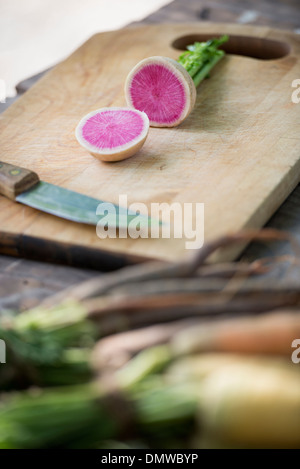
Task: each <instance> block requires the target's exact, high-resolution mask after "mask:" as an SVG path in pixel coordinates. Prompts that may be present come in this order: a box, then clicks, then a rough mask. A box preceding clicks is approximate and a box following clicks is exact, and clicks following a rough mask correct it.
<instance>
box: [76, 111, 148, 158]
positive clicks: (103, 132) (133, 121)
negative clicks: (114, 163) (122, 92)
mask: <svg viewBox="0 0 300 469" xmlns="http://www.w3.org/2000/svg"><path fill="white" fill-rule="evenodd" d="M143 127H144V122H143V120H142V118H141V116H140V115H139V114H137V113H136V112H133V111H125V110H121V111H118V112H111V111H103V112H101V113H97V114H94V115H93V116H92V117H90V118H89V119H88V120H87V121H86V123H85V124H84V126H83V128H82V136H83V138H85V140H86V141H87V142H88V143H90V144H91V145H93V146H95V147H97V148H99V149H104V148H109V149H112V148H115V147H119V146H121V145H125V144H126V143H128V142H131V141H132V140H134V139H135V138H136V137H137V136H138V135H140V134H141V132H142V130H143Z"/></svg>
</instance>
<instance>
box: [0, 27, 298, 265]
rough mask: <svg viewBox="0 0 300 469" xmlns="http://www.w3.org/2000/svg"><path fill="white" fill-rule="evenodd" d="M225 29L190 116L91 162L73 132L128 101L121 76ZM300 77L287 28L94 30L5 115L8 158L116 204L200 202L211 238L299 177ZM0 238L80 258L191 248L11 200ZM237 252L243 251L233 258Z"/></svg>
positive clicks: (29, 249) (250, 217)
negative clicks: (106, 235)
mask: <svg viewBox="0 0 300 469" xmlns="http://www.w3.org/2000/svg"><path fill="white" fill-rule="evenodd" d="M225 33H226V34H229V35H230V37H231V39H230V42H229V43H228V44H227V46H226V47H227V51H228V55H226V57H225V59H223V60H222V61H221V62H220V63H219V64H218V65H217V66H216V68H215V69H214V70H213V72H212V73H211V77H210V78H209V79H208V80H205V82H203V83H202V84H201V85H200V87H199V88H198V96H197V102H196V106H195V109H194V111H193V112H192V114H191V115H190V116H189V118H188V119H187V120H186V121H185V122H184V123H183V124H181V125H180V126H179V127H177V128H174V129H157V128H156V129H155V128H151V129H150V132H149V136H148V139H147V141H146V143H145V145H144V147H143V149H142V150H141V151H140V152H139V153H138V154H136V155H135V156H134V157H132V158H130V159H128V160H125V161H122V162H118V163H114V164H108V163H103V162H100V161H98V160H96V159H94V158H93V157H92V156H91V155H90V154H88V153H87V152H86V151H85V150H84V149H83V148H82V147H80V146H79V145H78V143H77V141H76V139H75V137H74V130H75V127H76V125H77V123H78V121H79V120H80V119H81V117H82V116H83V115H85V114H86V113H88V112H90V111H92V110H96V109H97V108H100V107H104V106H124V105H125V98H124V93H123V85H124V81H125V79H126V76H127V74H128V72H129V71H130V70H131V68H132V67H133V66H134V65H135V64H136V63H137V62H138V61H139V60H141V59H143V58H144V57H148V56H152V55H165V56H169V57H172V58H174V59H176V58H177V57H178V55H179V54H180V50H179V49H183V48H184V47H185V45H187V44H189V43H190V42H193V41H194V40H203V39H207V38H209V37H212V36H217V35H221V34H225ZM297 78H300V36H299V35H298V36H297V35H293V34H291V33H288V32H285V31H278V30H277V31H276V30H272V29H267V28H257V27H251V26H247V27H246V26H244V25H242V26H239V25H228V24H212V23H210V24H209V23H195V24H193V23H191V24H168V25H166V24H164V25H155V26H146V27H138V28H128V29H123V30H120V31H114V32H108V33H104V34H97V35H95V36H93V37H92V38H91V39H90V40H89V41H87V42H86V43H85V44H84V45H83V46H82V47H81V48H80V49H78V50H77V51H76V52H74V53H73V54H72V55H71V56H70V57H69V58H68V59H66V60H65V61H64V62H62V63H61V64H59V65H58V66H57V67H55V68H54V69H53V70H51V71H50V72H49V73H47V74H46V75H45V76H44V77H43V78H42V79H41V80H40V81H39V82H38V83H37V84H36V85H35V86H33V88H32V89H30V91H29V92H27V93H26V94H25V95H24V96H23V97H22V98H20V99H19V100H18V101H17V102H16V103H15V104H13V105H12V106H11V107H10V108H9V109H8V110H7V111H6V112H5V113H4V114H2V115H1V116H0V141H1V146H0V160H2V161H5V162H8V163H13V164H17V165H21V166H24V167H26V168H29V169H32V170H34V171H36V172H37V173H38V174H39V176H40V178H41V179H42V180H44V181H48V182H51V183H54V184H58V185H60V186H63V187H66V188H69V189H72V190H76V191H78V192H82V193H84V194H87V195H91V196H94V197H98V198H101V199H104V200H107V201H112V202H114V203H118V198H119V194H127V196H128V202H129V203H132V202H143V203H146V204H147V206H148V207H150V204H151V202H159V203H163V202H167V203H172V202H180V203H185V202H192V203H196V202H203V203H204V204H205V242H207V241H208V240H210V239H212V238H214V237H216V236H219V235H220V234H223V233H226V232H231V231H236V230H239V229H242V228H246V227H252V228H255V227H261V226H262V225H263V224H264V223H265V222H266V221H267V220H268V219H269V218H270V216H271V215H272V214H273V213H274V211H275V210H276V209H277V208H278V207H279V206H280V204H281V203H282V202H283V201H284V199H285V198H286V197H287V196H288V194H289V193H290V192H291V191H292V190H293V188H294V187H295V186H296V185H297V183H298V182H299V179H300V131H299V130H300V103H299V104H295V103H293V102H292V99H291V96H292V93H293V91H295V89H294V88H292V82H293V80H295V79H297ZM0 244H1V251H2V252H4V253H8V254H13V255H30V256H33V257H34V256H35V257H36V256H39V258H40V259H48V260H49V259H51V260H55V259H58V260H61V259H63V260H64V261H66V262H67V261H68V262H71V263H72V262H73V263H74V262H75V263H77V264H78V263H82V264H85V263H86V261H87V260H88V259H89V260H91V259H94V260H96V259H97V262H98V261H99V259H100V260H101V259H102V260H103V259H104V260H108V263H110V262H112V259H113V258H115V259H121V258H123V259H126V260H131V261H139V260H143V259H145V258H160V259H167V260H176V259H179V258H182V257H184V256H187V255H190V254H191V251H186V250H185V240H184V239H183V240H181V239H137V240H132V239H105V240H100V239H99V238H98V237H97V236H96V231H95V228H94V227H89V226H83V225H79V224H75V223H72V222H68V221H66V220H62V219H59V218H56V217H53V216H51V215H47V214H43V213H41V212H38V211H36V210H34V209H30V208H28V207H24V206H22V205H19V204H16V203H13V202H11V201H9V200H6V199H5V198H3V197H1V198H0ZM237 254H238V250H237V249H235V250H234V251H230V252H227V253H226V254H225V256H226V258H233V257H235V256H236V255H237ZM110 256H112V257H110ZM223 258H224V256H223ZM95 262H96V261H95ZM99 267H101V265H99Z"/></svg>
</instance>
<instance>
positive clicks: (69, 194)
mask: <svg viewBox="0 0 300 469" xmlns="http://www.w3.org/2000/svg"><path fill="white" fill-rule="evenodd" d="M16 200H17V202H20V203H22V204H25V205H29V206H30V207H33V208H36V209H38V210H41V211H42V212H47V213H51V214H52V215H56V216H57V217H61V218H65V219H67V220H72V221H75V222H78V223H85V224H88V225H97V224H98V223H99V222H100V220H101V218H102V216H101V215H96V210H97V207H98V205H99V204H101V203H107V202H105V201H103V200H98V199H94V198H93V197H88V196H86V195H83V194H79V193H78V192H74V191H70V190H68V189H64V188H63V187H59V186H55V185H54V184H49V183H47V182H39V183H38V184H37V185H36V186H34V187H33V188H32V189H30V190H29V191H26V192H23V193H22V194H20V195H18V196H17V197H16ZM110 205H112V206H114V207H115V213H116V214H117V216H115V214H113V213H112V214H109V213H108V214H105V223H104V224H107V223H108V224H109V226H113V227H115V226H116V227H118V228H127V227H128V223H129V222H130V221H131V220H133V219H134V218H136V217H137V215H138V214H137V213H136V212H132V211H130V210H127V208H123V207H119V206H118V205H115V204H110ZM142 220H144V222H143V226H150V225H151V223H152V221H151V219H150V218H149V217H147V216H143V218H142ZM154 222H155V223H156V224H157V223H159V222H158V221H154ZM100 224H101V222H100Z"/></svg>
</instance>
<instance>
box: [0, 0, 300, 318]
mask: <svg viewBox="0 0 300 469" xmlns="http://www.w3.org/2000/svg"><path fill="white" fill-rule="evenodd" d="M187 21H218V22H229V23H236V22H238V23H240V24H243V23H245V24H246V23H248V24H249V23H250V24H257V25H264V26H272V27H275V28H285V29H289V30H291V31H294V32H296V33H298V34H300V8H299V3H298V0H276V1H275V0H253V1H249V0H239V1H238V0H226V1H225V2H224V1H222V0H215V1H210V2H206V1H205V0H174V1H173V2H172V3H170V4H169V5H167V6H165V7H164V8H162V9H160V10H158V11H157V12H155V13H154V14H152V15H150V16H148V17H147V18H145V19H144V20H143V21H142V22H141V24H151V23H163V22H187ZM42 74H43V73H41V74H39V75H37V76H35V77H32V78H29V79H28V80H25V81H24V82H22V83H20V84H19V85H18V86H17V91H18V95H20V94H22V93H24V92H25V91H26V90H27V89H29V88H30V86H32V85H33V83H35V82H36V81H37V80H38V79H39V78H40V77H41V76H42ZM295 78H300V76H299V77H295ZM15 99H17V97H16V98H13V99H8V100H7V102H6V103H5V104H0V112H1V111H3V110H4V109H5V108H6V107H7V106H9V105H10V104H11V103H12V102H13V101H14V100H15ZM267 226H268V227H273V228H277V229H281V230H285V231H288V232H290V233H292V234H293V235H294V236H295V237H296V238H298V239H299V241H300V187H299V186H298V187H297V188H296V189H295V190H294V192H293V193H292V194H291V195H290V197H289V198H288V199H287V200H286V202H285V203H284V204H283V205H282V206H281V207H280V209H279V210H278V211H277V212H276V214H275V215H274V216H273V217H272V219H271V220H270V221H269V222H268V224H267ZM0 243H1V240H0ZM289 250H290V247H289V245H288V244H287V243H285V242H281V243H279V244H278V243H277V244H276V245H268V246H266V245H258V244H255V243H253V244H251V245H250V246H249V247H248V248H247V250H246V251H245V253H244V255H243V257H246V258H247V259H255V258H257V257H263V256H268V255H282V254H286V253H289ZM41 260H42V259H41ZM101 270H102V266H101V265H99V271H101ZM99 271H92V270H87V269H84V268H83V267H80V268H75V267H69V266H60V265H55V264H49V263H45V262H40V261H33V260H28V259H17V258H12V257H8V256H1V255H0V311H1V310H4V309H26V308H29V307H32V306H34V305H36V304H38V303H39V301H40V300H42V299H44V298H45V297H47V296H49V295H51V294H53V293H55V292H58V291H60V290H62V289H64V288H66V287H67V286H69V285H72V284H76V283H77V282H80V281H81V280H84V279H88V278H92V277H93V276H96V275H98V274H99Z"/></svg>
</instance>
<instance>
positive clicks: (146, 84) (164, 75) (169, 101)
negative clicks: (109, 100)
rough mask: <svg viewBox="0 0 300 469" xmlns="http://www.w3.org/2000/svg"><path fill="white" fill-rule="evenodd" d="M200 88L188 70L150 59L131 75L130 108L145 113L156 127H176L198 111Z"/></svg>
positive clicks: (166, 59)
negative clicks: (198, 88)
mask: <svg viewBox="0 0 300 469" xmlns="http://www.w3.org/2000/svg"><path fill="white" fill-rule="evenodd" d="M196 95H197V91H196V87H195V85H194V82H193V80H192V78H191V76H190V75H189V73H188V72H187V71H186V70H185V68H184V67H183V66H182V65H181V64H179V63H178V62H176V61H175V60H173V59H170V58H169V57H161V56H155V57H148V58H146V59H144V60H142V61H141V62H139V63H138V64H137V65H136V66H135V67H134V68H133V69H132V70H131V72H130V73H129V75H128V77H127V79H126V83H125V97H126V101H127V104H128V106H130V107H131V108H134V109H138V110H139V111H143V112H145V113H146V114H147V115H148V117H149V121H150V125H151V126H152V127H175V126H176V125H179V124H180V123H181V122H182V121H183V120H184V119H186V118H187V116H188V115H189V114H190V112H191V111H192V109H193V108H194V105H195V101H196Z"/></svg>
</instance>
